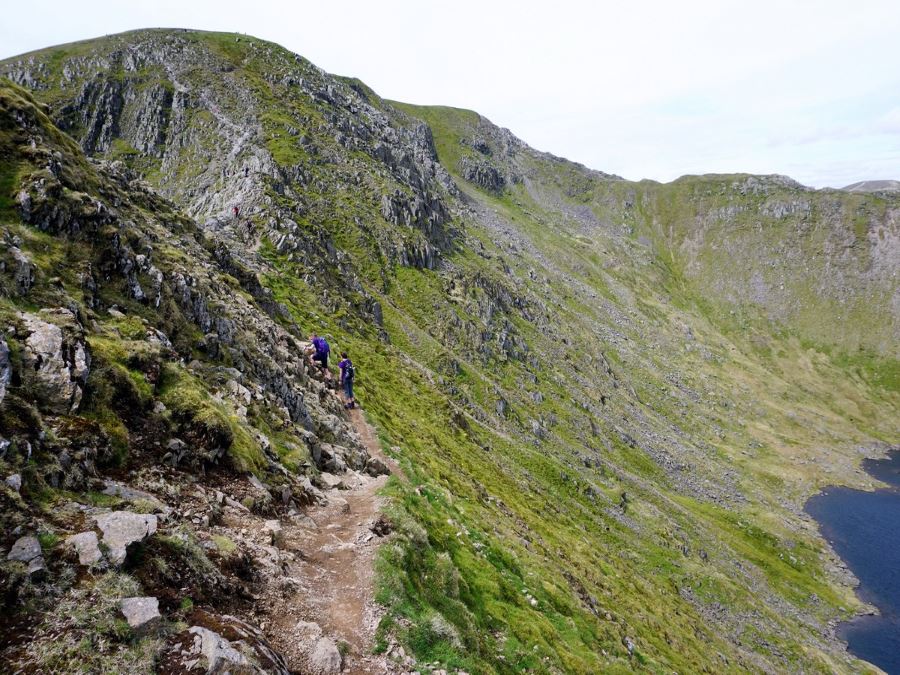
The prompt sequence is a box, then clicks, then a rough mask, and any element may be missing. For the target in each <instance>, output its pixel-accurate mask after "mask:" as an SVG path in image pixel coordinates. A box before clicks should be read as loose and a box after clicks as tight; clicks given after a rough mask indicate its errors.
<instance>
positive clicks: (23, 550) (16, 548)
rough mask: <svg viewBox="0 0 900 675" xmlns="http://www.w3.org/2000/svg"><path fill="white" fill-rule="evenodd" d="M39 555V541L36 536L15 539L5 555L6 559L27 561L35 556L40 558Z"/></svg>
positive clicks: (40, 553)
mask: <svg viewBox="0 0 900 675" xmlns="http://www.w3.org/2000/svg"><path fill="white" fill-rule="evenodd" d="M41 555H42V552H41V542H39V541H38V538H37V537H30V536H26V537H19V538H18V539H16V543H15V544H13V545H12V548H11V549H10V550H9V553H7V554H6V557H7V559H8V560H18V561H19V562H23V563H28V562H31V561H32V560H34V559H35V558H40V557H41Z"/></svg>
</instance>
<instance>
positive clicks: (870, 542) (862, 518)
mask: <svg viewBox="0 0 900 675" xmlns="http://www.w3.org/2000/svg"><path fill="white" fill-rule="evenodd" d="M863 468H865V470H866V471H867V472H868V473H870V474H871V475H872V476H875V477H876V478H878V479H880V480H882V481H884V482H886V483H888V484H890V485H891V487H890V488H888V489H883V490H876V491H875V492H863V491H860V490H850V489H848V488H838V487H829V488H826V489H825V490H823V491H822V492H821V493H819V494H818V495H815V496H814V497H811V498H810V499H809V501H808V502H807V503H806V511H807V513H809V514H810V515H811V516H812V517H813V518H815V519H816V521H817V522H818V523H819V529H820V531H821V532H822V535H823V536H824V537H825V538H826V539H827V540H828V541H829V542H831V545H832V546H833V547H834V550H835V552H836V553H837V554H838V555H839V556H840V557H841V558H842V559H843V560H844V562H845V563H846V564H847V566H848V567H849V568H850V569H851V570H853V573H854V574H855V575H856V576H857V578H858V579H859V582H860V586H859V589H857V592H858V593H859V596H860V597H861V598H862V599H864V600H866V601H867V602H870V603H872V604H873V605H875V606H876V607H878V609H879V610H880V611H881V615H880V616H865V617H860V618H857V619H854V620H853V621H849V622H847V623H844V624H841V626H840V627H839V634H840V636H841V637H842V638H843V639H845V640H846V641H847V643H848V645H849V649H850V651H851V652H852V653H853V654H855V655H856V656H858V657H859V658H861V659H865V660H866V661H869V662H871V663H874V664H876V665H877V666H879V667H880V668H881V669H883V670H884V671H886V672H888V673H891V674H896V675H900V452H894V453H892V454H891V456H890V457H889V458H888V459H883V460H866V461H865V462H864V464H863Z"/></svg>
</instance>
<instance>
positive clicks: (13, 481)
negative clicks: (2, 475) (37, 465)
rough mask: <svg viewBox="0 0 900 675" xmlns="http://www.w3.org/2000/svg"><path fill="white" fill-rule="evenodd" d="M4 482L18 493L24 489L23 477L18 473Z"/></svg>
mask: <svg viewBox="0 0 900 675" xmlns="http://www.w3.org/2000/svg"><path fill="white" fill-rule="evenodd" d="M4 482H5V483H6V485H7V487H9V488H10V489H11V490H15V491H16V492H18V491H19V490H21V489H22V476H21V475H19V474H17V473H14V474H12V475H10V476H7V477H6V480H5V481H4Z"/></svg>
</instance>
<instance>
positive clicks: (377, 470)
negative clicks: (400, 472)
mask: <svg viewBox="0 0 900 675" xmlns="http://www.w3.org/2000/svg"><path fill="white" fill-rule="evenodd" d="M366 473H367V474H369V475H370V476H373V477H374V476H387V475H389V474H390V473H391V470H390V469H389V468H388V465H387V464H385V463H384V460H382V459H381V458H380V457H369V459H368V460H367V461H366Z"/></svg>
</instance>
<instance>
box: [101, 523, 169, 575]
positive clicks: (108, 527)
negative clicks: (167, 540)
mask: <svg viewBox="0 0 900 675" xmlns="http://www.w3.org/2000/svg"><path fill="white" fill-rule="evenodd" d="M94 520H95V521H96V522H97V527H98V528H100V531H101V532H102V533H103V543H104V545H105V546H106V547H107V548H108V549H109V554H108V557H109V561H110V562H111V563H112V564H113V565H121V564H122V563H123V562H125V557H126V556H127V555H128V547H129V546H130V545H132V544H135V543H138V542H142V541H144V540H145V539H146V538H147V537H149V536H150V535H152V534H153V533H154V532H156V525H157V519H156V516H154V515H152V514H143V513H132V512H130V511H113V512H112V513H104V514H102V515H99V516H95V517H94Z"/></svg>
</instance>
